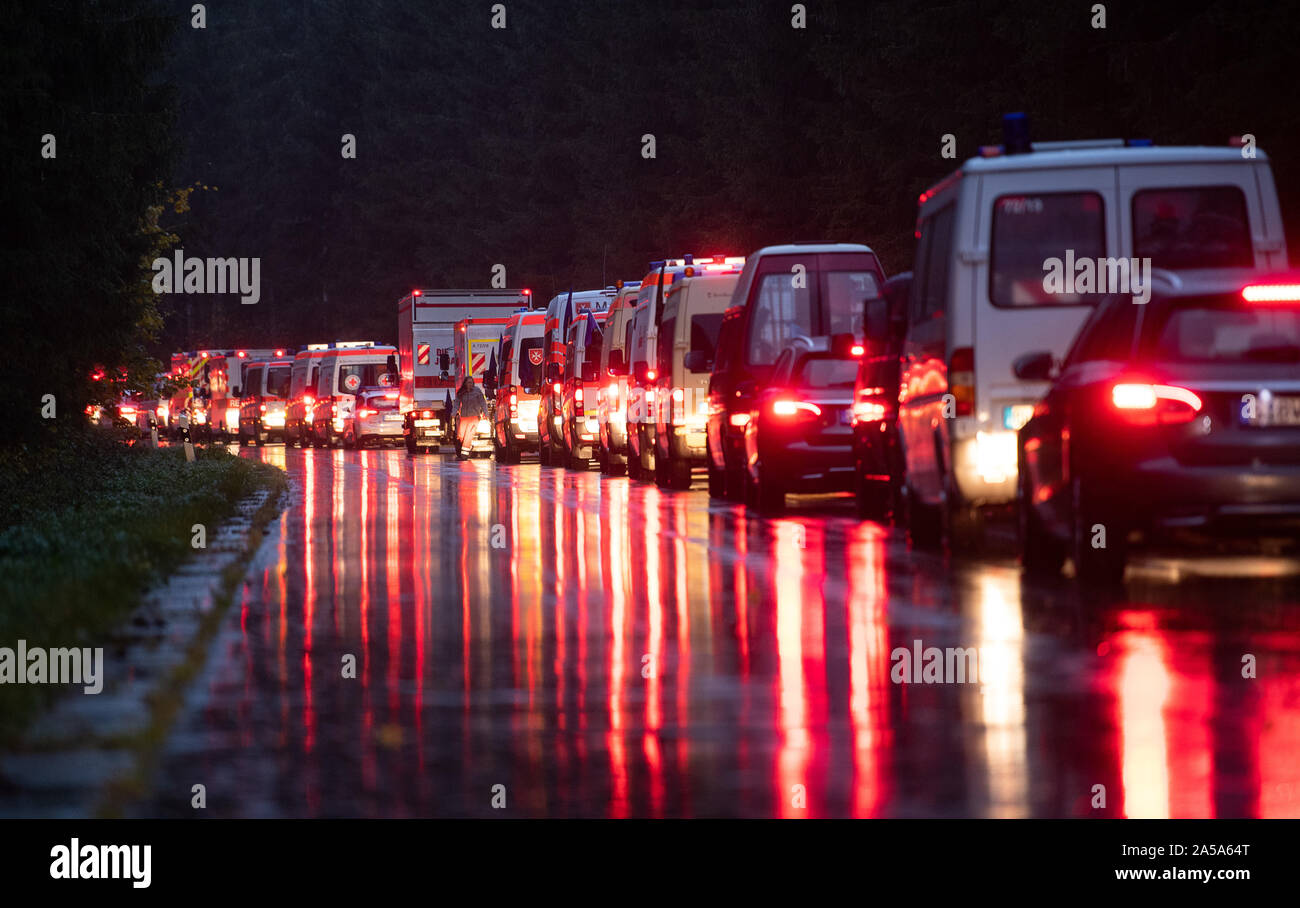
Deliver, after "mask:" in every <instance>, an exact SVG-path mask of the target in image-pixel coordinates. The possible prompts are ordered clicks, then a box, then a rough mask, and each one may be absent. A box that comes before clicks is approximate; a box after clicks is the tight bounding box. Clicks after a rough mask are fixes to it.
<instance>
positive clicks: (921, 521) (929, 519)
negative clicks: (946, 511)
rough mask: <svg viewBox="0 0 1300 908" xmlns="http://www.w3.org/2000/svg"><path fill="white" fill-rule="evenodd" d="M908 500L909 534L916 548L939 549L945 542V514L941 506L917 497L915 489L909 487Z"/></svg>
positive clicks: (906, 498) (906, 497)
mask: <svg viewBox="0 0 1300 908" xmlns="http://www.w3.org/2000/svg"><path fill="white" fill-rule="evenodd" d="M905 500H906V502H907V535H908V536H909V538H911V540H912V545H913V547H915V548H925V549H937V548H939V547H940V545H941V544H942V543H943V516H942V514H941V513H940V511H939V508H937V507H934V506H933V505H927V504H924V503H923V502H921V501H919V500H918V499H917V495H916V492H915V490H913V489H911V488H909V489H908V490H907V495H906V496H905Z"/></svg>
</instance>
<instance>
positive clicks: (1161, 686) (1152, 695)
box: [1119, 631, 1169, 819]
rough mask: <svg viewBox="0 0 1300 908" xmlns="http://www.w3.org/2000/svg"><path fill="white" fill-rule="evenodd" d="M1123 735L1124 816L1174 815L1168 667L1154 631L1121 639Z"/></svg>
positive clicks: (1163, 817) (1121, 733) (1134, 633)
mask: <svg viewBox="0 0 1300 908" xmlns="http://www.w3.org/2000/svg"><path fill="white" fill-rule="evenodd" d="M1119 643H1120V645H1121V647H1122V650H1121V651H1122V653H1123V655H1122V656H1121V660H1122V661H1121V665H1120V669H1119V713H1120V723H1119V724H1120V738H1121V745H1120V747H1121V754H1122V766H1123V779H1124V816H1126V817H1129V818H1132V819H1165V818H1168V816H1169V770H1168V766H1169V754H1168V752H1167V751H1166V749H1165V742H1166V740H1167V733H1168V732H1167V729H1166V728H1165V703H1166V701H1167V699H1168V697H1169V670H1168V668H1167V667H1166V665H1165V654H1164V648H1163V647H1162V646H1161V643H1160V638H1159V637H1158V636H1157V635H1156V634H1155V633H1153V632H1150V631H1127V632H1125V633H1124V634H1123V635H1122V637H1121V639H1120V641H1119Z"/></svg>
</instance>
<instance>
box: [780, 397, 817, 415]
mask: <svg viewBox="0 0 1300 908" xmlns="http://www.w3.org/2000/svg"><path fill="white" fill-rule="evenodd" d="M772 412H773V413H774V414H776V415H777V416H798V415H799V414H800V413H807V414H808V415H809V416H821V415H822V408H821V407H819V406H817V405H816V404H813V403H809V402H808V401H806V400H789V399H786V398H781V399H779V400H776V401H773V402H772Z"/></svg>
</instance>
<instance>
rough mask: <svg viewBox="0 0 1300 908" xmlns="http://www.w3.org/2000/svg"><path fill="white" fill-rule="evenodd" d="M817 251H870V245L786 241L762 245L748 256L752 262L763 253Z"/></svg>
mask: <svg viewBox="0 0 1300 908" xmlns="http://www.w3.org/2000/svg"><path fill="white" fill-rule="evenodd" d="M810 252H811V253H818V252H871V247H870V246H864V245H862V244H861V243H786V244H784V245H781V246H764V247H763V248H762V249H760V250H758V251H757V252H755V253H753V254H752V255H750V256H749V259H748V261H750V262H753V261H755V260H756V259H758V258H760V257H761V256H764V255H801V254H807V253H810Z"/></svg>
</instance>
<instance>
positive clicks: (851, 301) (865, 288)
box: [822, 271, 880, 334]
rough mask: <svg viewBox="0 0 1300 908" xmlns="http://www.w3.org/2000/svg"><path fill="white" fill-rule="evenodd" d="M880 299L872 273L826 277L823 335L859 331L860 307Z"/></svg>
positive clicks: (839, 273)
mask: <svg viewBox="0 0 1300 908" xmlns="http://www.w3.org/2000/svg"><path fill="white" fill-rule="evenodd" d="M878 296H880V286H879V285H878V284H877V283H876V275H875V274H874V273H873V272H871V271H831V272H828V273H827V274H826V297H825V298H824V299H823V300H822V306H823V308H824V309H825V312H824V318H825V321H826V327H825V328H824V329H823V331H822V333H823V334H855V333H857V331H858V330H859V329H860V328H861V327H862V304H863V303H865V302H866V301H867V300H869V299H875V298H876V297H878Z"/></svg>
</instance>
